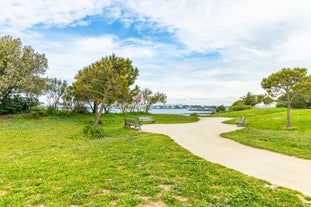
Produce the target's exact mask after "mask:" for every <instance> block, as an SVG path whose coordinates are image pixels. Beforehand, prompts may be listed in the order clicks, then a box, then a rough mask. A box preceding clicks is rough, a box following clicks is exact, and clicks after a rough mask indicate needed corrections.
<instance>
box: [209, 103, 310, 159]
mask: <svg viewBox="0 0 311 207" xmlns="http://www.w3.org/2000/svg"><path fill="white" fill-rule="evenodd" d="M213 116H224V117H232V118H233V119H232V120H230V121H227V122H226V123H231V124H234V123H235V122H236V120H238V119H240V118H241V117H242V116H245V117H246V126H247V127H246V128H244V129H241V130H238V131H234V132H230V133H224V134H222V136H224V137H226V138H230V139H233V140H235V141H237V142H240V143H242V144H245V145H249V146H253V147H256V148H262V149H267V150H270V151H275V152H279V153H283V154H287V155H291V156H295V157H299V158H304V159H311V127H310V126H311V125H310V123H311V110H310V109H305V110H298V109H295V110H294V109H293V110H291V117H292V125H293V128H291V129H286V124H287V119H286V109H284V108H276V109H251V110H245V111H239V112H229V113H223V114H217V115H213Z"/></svg>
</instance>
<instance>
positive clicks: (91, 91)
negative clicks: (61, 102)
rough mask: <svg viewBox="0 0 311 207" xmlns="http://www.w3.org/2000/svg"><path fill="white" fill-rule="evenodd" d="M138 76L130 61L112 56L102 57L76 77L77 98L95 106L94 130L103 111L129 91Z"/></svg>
mask: <svg viewBox="0 0 311 207" xmlns="http://www.w3.org/2000/svg"><path fill="white" fill-rule="evenodd" d="M137 76H138V69H137V68H136V67H133V65H132V61H131V60H130V59H128V58H127V59H124V58H121V57H117V56H115V55H114V54H112V55H110V56H108V57H104V58H102V59H101V60H99V61H96V62H95V63H93V64H91V65H90V66H88V67H85V68H84V69H82V70H80V71H79V72H78V74H77V75H76V77H75V79H76V81H75V83H74V84H73V85H74V88H75V91H76V94H77V96H78V97H81V98H82V99H84V100H85V101H92V102H94V103H95V104H96V105H97V106H96V107H94V108H96V111H95V120H94V128H96V127H97V125H98V122H99V119H100V116H101V114H102V113H103V111H104V109H105V108H106V107H107V106H109V105H111V104H112V103H114V102H115V101H116V100H117V99H118V97H120V96H121V95H122V94H124V93H125V91H128V90H129V87H130V86H131V85H133V84H134V82H135V80H136V77H137Z"/></svg>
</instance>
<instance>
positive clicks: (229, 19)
mask: <svg viewBox="0 0 311 207" xmlns="http://www.w3.org/2000/svg"><path fill="white" fill-rule="evenodd" d="M310 8H311V2H310V1H308V0H298V1H297V0H295V1H294V0H261V1H257V0H235V1H232V0H170V1H167V0H144V1H137V0H66V1H63V0H11V1H4V0H0V33H1V36H3V35H11V36H13V37H14V38H20V39H21V40H22V42H23V44H24V45H30V46H32V47H33V48H34V49H35V50H36V51H37V52H39V53H45V54H46V56H47V58H48V60H49V69H48V71H47V75H48V76H49V77H57V78H59V79H63V80H67V81H68V82H69V83H71V82H72V81H74V76H75V75H76V74H77V72H78V70H80V69H82V68H83V67H85V66H87V65H89V64H91V63H93V62H94V61H96V60H99V59H100V58H101V57H104V56H107V55H110V54H112V53H114V54H116V55H117V56H121V57H128V58H130V59H131V60H132V61H133V65H134V66H136V67H138V69H139V71H140V75H139V77H138V79H137V81H136V84H138V85H139V86H140V87H141V88H150V89H151V90H153V91H160V92H164V93H166V94H167V96H168V103H172V104H180V103H181V104H206V105H211V104H215V105H220V104H225V105H230V104H231V103H232V102H233V101H235V100H237V99H239V97H241V96H244V95H245V94H246V93H247V92H248V91H250V92H252V93H254V94H259V93H264V91H263V90H262V89H261V87H260V82H261V80H262V79H263V78H264V77H267V76H268V75H269V74H271V73H273V72H276V71H278V70H280V69H281V68H283V67H306V68H310V65H311V53H310V48H311V15H310Z"/></svg>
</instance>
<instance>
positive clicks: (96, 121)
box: [94, 104, 105, 129]
mask: <svg viewBox="0 0 311 207" xmlns="http://www.w3.org/2000/svg"><path fill="white" fill-rule="evenodd" d="M97 106H98V105H97ZM104 107H105V106H104V104H101V105H100V108H99V111H98V110H96V111H95V120H94V129H95V128H96V127H97V126H98V122H99V119H100V116H101V115H102V113H103V111H104Z"/></svg>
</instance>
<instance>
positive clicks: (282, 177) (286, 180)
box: [142, 118, 311, 196]
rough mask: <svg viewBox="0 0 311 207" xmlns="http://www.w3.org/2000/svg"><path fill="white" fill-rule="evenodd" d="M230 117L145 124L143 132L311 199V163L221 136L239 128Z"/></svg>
mask: <svg viewBox="0 0 311 207" xmlns="http://www.w3.org/2000/svg"><path fill="white" fill-rule="evenodd" d="M225 120H226V118H203V119H201V120H200V121H199V122H196V123H187V124H152V125H143V126H142V130H143V131H147V132H154V133H161V134H166V135H168V136H170V137H171V138H172V139H174V140H175V142H177V143H178V144H179V145H181V146H182V147H184V148H186V149H188V150H189V151H190V152H192V153H193V154H195V155H198V156H200V157H202V158H205V159H206V160H208V161H210V162H214V163H219V164H221V165H224V166H226V167H228V168H231V169H235V170H238V171H240V172H242V173H244V174H246V175H250V176H254V177H257V178H260V179H263V180H266V181H269V182H270V183H272V184H274V185H278V186H283V187H287V188H291V189H294V190H297V191H300V192H302V193H303V194H305V195H308V196H311V160H303V159H297V158H294V157H290V156H286V155H281V154H278V153H274V152H270V151H266V150H260V149H255V148H252V147H248V146H245V145H241V144H239V143H237V142H234V141H232V140H229V139H224V138H221V137H220V133H223V132H230V131H233V130H236V129H238V128H237V127H236V126H234V125H228V124H223V123H221V122H223V121H225Z"/></svg>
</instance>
